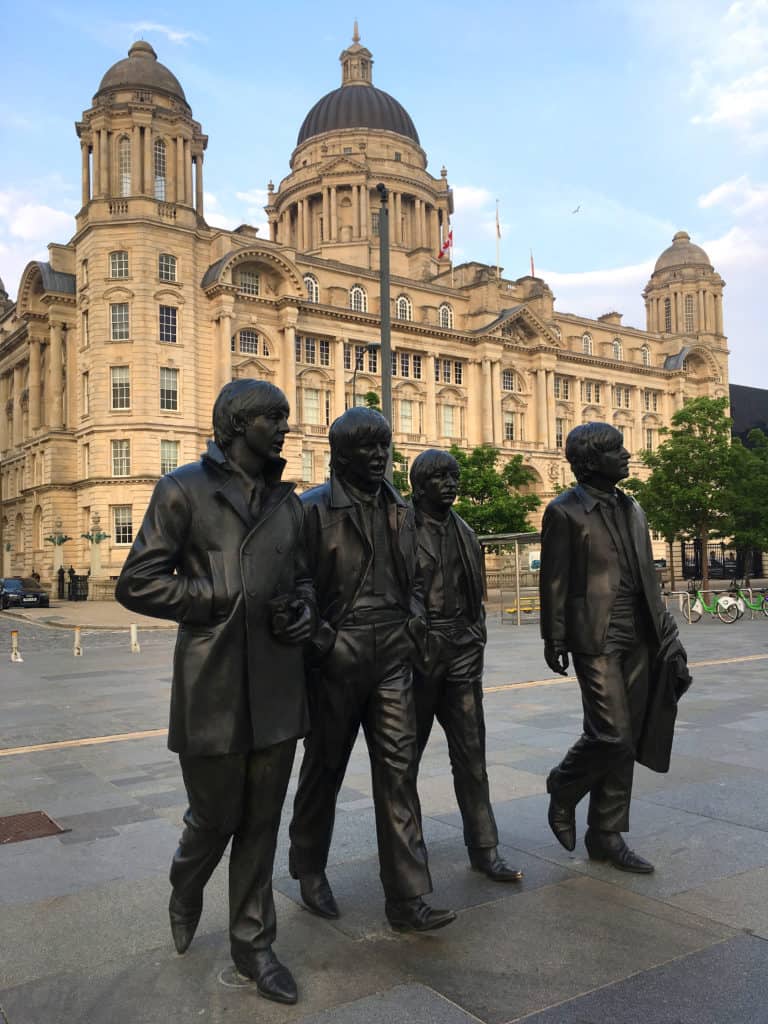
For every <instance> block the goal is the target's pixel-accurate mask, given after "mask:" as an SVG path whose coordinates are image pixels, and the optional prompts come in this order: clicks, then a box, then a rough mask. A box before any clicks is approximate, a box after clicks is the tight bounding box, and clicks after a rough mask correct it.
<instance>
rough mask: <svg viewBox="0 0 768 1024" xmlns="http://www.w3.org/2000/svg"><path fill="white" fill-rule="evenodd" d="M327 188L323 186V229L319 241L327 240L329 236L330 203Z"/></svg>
mask: <svg viewBox="0 0 768 1024" xmlns="http://www.w3.org/2000/svg"><path fill="white" fill-rule="evenodd" d="M329 194H330V193H329V190H328V188H327V187H326V186H323V231H322V236H323V237H322V239H321V241H323V242H327V241H328V240H329V239H330V237H331V204H330V199H329Z"/></svg>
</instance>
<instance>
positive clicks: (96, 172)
mask: <svg viewBox="0 0 768 1024" xmlns="http://www.w3.org/2000/svg"><path fill="white" fill-rule="evenodd" d="M100 138H101V132H100V131H99V129H98V128H94V129H93V131H92V134H91V139H92V141H91V152H92V153H93V180H92V181H91V187H92V192H93V195H94V197H95V196H98V195H101V142H100Z"/></svg>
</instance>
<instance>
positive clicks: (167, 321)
mask: <svg viewBox="0 0 768 1024" xmlns="http://www.w3.org/2000/svg"><path fill="white" fill-rule="evenodd" d="M177 313H178V310H177V309H176V307H175V306H161V307H160V341H166V342H171V343H175V342H176V314H177Z"/></svg>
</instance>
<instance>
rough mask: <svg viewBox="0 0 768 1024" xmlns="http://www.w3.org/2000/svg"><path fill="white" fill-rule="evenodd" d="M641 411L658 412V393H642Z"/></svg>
mask: <svg viewBox="0 0 768 1024" xmlns="http://www.w3.org/2000/svg"><path fill="white" fill-rule="evenodd" d="M643 409H644V410H645V411H646V412H658V411H659V393H658V391H643Z"/></svg>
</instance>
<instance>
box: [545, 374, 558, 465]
mask: <svg viewBox="0 0 768 1024" xmlns="http://www.w3.org/2000/svg"><path fill="white" fill-rule="evenodd" d="M545 393H546V400H547V447H548V448H554V447H555V411H556V410H555V371H554V370H547V383H546V389H545Z"/></svg>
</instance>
